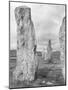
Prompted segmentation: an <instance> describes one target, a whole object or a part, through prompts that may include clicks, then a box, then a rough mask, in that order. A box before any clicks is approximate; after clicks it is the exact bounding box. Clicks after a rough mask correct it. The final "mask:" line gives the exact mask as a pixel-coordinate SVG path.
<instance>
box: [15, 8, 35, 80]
mask: <svg viewBox="0 0 68 90" xmlns="http://www.w3.org/2000/svg"><path fill="white" fill-rule="evenodd" d="M15 19H16V23H17V64H16V68H15V70H14V72H13V75H14V79H15V80H20V81H24V80H26V81H32V80H34V75H35V68H36V59H35V55H34V46H35V30H34V25H33V22H32V20H31V9H30V8H29V7H26V6H20V7H16V8H15Z"/></svg>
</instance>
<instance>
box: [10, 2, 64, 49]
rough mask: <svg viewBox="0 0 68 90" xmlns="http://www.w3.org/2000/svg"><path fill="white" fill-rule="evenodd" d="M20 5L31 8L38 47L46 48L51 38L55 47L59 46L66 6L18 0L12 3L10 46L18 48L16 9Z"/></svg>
mask: <svg viewBox="0 0 68 90" xmlns="http://www.w3.org/2000/svg"><path fill="white" fill-rule="evenodd" d="M18 6H28V7H30V8H31V16H32V17H31V18H32V21H33V23H34V28H35V33H36V40H37V46H38V49H39V50H41V49H42V48H43V47H44V48H46V46H47V43H48V40H49V39H51V40H52V47H53V48H59V39H58V33H59V29H60V26H61V23H62V19H63V17H64V16H65V6H63V5H50V4H35V3H34V4H32V3H16V2H11V4H10V13H11V14H10V48H11V49H16V47H17V32H16V30H17V26H16V21H15V15H14V10H15V8H16V7H18Z"/></svg>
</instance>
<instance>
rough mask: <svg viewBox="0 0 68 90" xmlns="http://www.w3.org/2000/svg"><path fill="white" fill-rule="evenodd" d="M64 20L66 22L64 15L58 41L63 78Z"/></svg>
mask: <svg viewBox="0 0 68 90" xmlns="http://www.w3.org/2000/svg"><path fill="white" fill-rule="evenodd" d="M65 22H66V18H65V17H64V18H63V20H62V24H61V27H60V31H59V42H60V52H61V55H60V60H61V62H63V64H64V65H63V69H62V70H63V75H64V78H65Z"/></svg>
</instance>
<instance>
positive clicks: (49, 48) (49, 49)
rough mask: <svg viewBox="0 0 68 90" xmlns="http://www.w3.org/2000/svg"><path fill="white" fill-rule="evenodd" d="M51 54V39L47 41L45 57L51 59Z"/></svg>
mask: <svg viewBox="0 0 68 90" xmlns="http://www.w3.org/2000/svg"><path fill="white" fill-rule="evenodd" d="M51 54H52V47H51V40H49V41H48V46H47V54H46V59H49V60H50V59H51Z"/></svg>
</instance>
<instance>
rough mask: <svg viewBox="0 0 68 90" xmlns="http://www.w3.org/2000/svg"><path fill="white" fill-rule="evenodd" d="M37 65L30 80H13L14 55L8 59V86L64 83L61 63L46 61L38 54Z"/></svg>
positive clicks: (37, 85) (18, 86)
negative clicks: (33, 76) (32, 79)
mask: <svg viewBox="0 0 68 90" xmlns="http://www.w3.org/2000/svg"><path fill="white" fill-rule="evenodd" d="M38 60H39V66H38V70H37V71H36V73H35V80H34V81H32V82H26V81H24V82H21V81H16V82H13V74H12V73H13V70H14V68H15V66H16V57H14V59H13V58H12V59H11V58H10V60H9V76H10V78H9V84H10V88H20V87H39V86H54V85H65V81H64V78H63V75H62V66H63V64H62V63H58V64H53V63H46V61H45V60H43V59H42V57H41V56H38Z"/></svg>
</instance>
